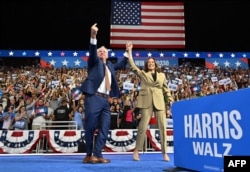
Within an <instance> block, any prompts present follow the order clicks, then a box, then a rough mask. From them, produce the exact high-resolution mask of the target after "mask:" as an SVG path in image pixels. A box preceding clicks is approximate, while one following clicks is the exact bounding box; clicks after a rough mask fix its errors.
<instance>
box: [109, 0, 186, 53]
mask: <svg viewBox="0 0 250 172" xmlns="http://www.w3.org/2000/svg"><path fill="white" fill-rule="evenodd" d="M117 9H119V10H117ZM111 13H112V16H111V18H112V23H111V28H110V46H111V48H123V47H124V44H125V43H126V41H128V40H130V41H132V42H133V44H134V48H141V47H143V48H152V46H154V48H157V46H158V48H159V49H163V48H185V21H184V5H183V3H182V2H176V3H170V2H142V3H141V4H140V3H139V4H138V2H137V3H134V2H125V1H118V0H114V1H113V7H112V12H111ZM164 45H165V47H164Z"/></svg>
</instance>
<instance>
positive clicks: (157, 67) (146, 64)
mask: <svg viewBox="0 0 250 172" xmlns="http://www.w3.org/2000/svg"><path fill="white" fill-rule="evenodd" d="M150 59H153V60H154V62H155V71H156V72H161V69H160V68H159V65H158V64H157V63H156V60H155V58H153V57H149V58H147V60H146V61H145V64H144V70H145V71H146V72H148V71H149V70H148V61H149V60H150Z"/></svg>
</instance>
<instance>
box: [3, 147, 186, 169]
mask: <svg viewBox="0 0 250 172" xmlns="http://www.w3.org/2000/svg"><path fill="white" fill-rule="evenodd" d="M103 155H104V158H108V159H111V163H109V164H84V163H82V159H83V157H84V156H85V154H84V153H74V154H54V153H53V154H14V155H13V154H0V169H1V171H6V172H16V171H18V172H54V171H55V172H164V171H165V172H173V171H185V170H183V169H177V168H175V166H174V155H173V154H169V157H170V159H171V160H170V162H165V161H163V158H162V154H161V153H159V152H158V153H153V152H152V153H151V152H150V153H148V152H147V153H140V159H141V160H140V161H134V160H133V159H132V158H133V156H132V153H131V152H130V153H104V154H103Z"/></svg>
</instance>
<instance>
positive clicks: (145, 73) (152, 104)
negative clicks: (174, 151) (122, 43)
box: [126, 42, 174, 161]
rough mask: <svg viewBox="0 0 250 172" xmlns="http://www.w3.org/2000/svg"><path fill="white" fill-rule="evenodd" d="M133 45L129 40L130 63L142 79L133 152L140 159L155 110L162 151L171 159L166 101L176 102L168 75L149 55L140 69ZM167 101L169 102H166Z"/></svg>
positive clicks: (134, 157)
mask: <svg viewBox="0 0 250 172" xmlns="http://www.w3.org/2000/svg"><path fill="white" fill-rule="evenodd" d="M132 48H133V45H132V43H131V42H127V44H126V50H127V53H128V57H129V64H130V66H131V68H132V70H133V71H134V72H135V74H137V75H138V76H139V77H140V79H141V89H140V91H139V95H138V100H137V104H136V107H138V108H140V109H141V114H142V117H141V121H140V123H139V127H138V132H137V138H136V147H135V150H134V152H133V159H134V160H136V161H139V160H140V157H139V151H141V150H143V145H144V141H145V136H146V130H147V127H148V124H149V121H150V118H151V115H152V113H153V112H154V113H155V115H156V119H157V125H158V128H159V131H160V139H161V151H162V154H163V159H164V160H165V161H169V157H168V155H167V135H166V125H167V124H166V109H165V107H166V103H169V104H170V105H172V103H173V102H174V99H173V97H172V96H171V93H170V90H169V88H168V86H167V82H166V76H165V74H164V73H161V72H160V69H159V67H158V65H157V63H156V61H155V59H154V58H152V57H149V58H148V59H147V61H146V62H145V66H144V70H140V69H139V68H138V67H137V66H136V65H135V63H134V60H133V57H132ZM164 96H165V98H166V99H165V100H164ZM166 101H167V102H166Z"/></svg>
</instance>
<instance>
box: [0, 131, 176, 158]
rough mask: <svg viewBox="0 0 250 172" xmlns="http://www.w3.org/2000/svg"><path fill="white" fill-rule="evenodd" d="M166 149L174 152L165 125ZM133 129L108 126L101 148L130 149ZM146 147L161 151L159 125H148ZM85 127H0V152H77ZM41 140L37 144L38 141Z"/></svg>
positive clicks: (110, 149) (134, 133) (132, 145)
mask: <svg viewBox="0 0 250 172" xmlns="http://www.w3.org/2000/svg"><path fill="white" fill-rule="evenodd" d="M166 133H167V135H168V141H167V142H168V152H169V153H173V150H174V149H173V129H167V130H166ZM136 135H137V130H136V129H123V130H120V129H117V130H110V131H109V134H108V139H107V142H106V146H105V147H104V149H103V151H104V152H129V151H133V149H134V148H135V142H136ZM146 135H147V137H146V138H147V139H146V141H145V152H146V151H160V150H161V147H160V138H159V130H158V129H148V130H147V132H146ZM84 136H85V131H84V130H23V131H20V130H0V153H6V154H23V153H77V152H79V145H80V144H81V145H84V143H85V140H84ZM38 143H40V144H38Z"/></svg>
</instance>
